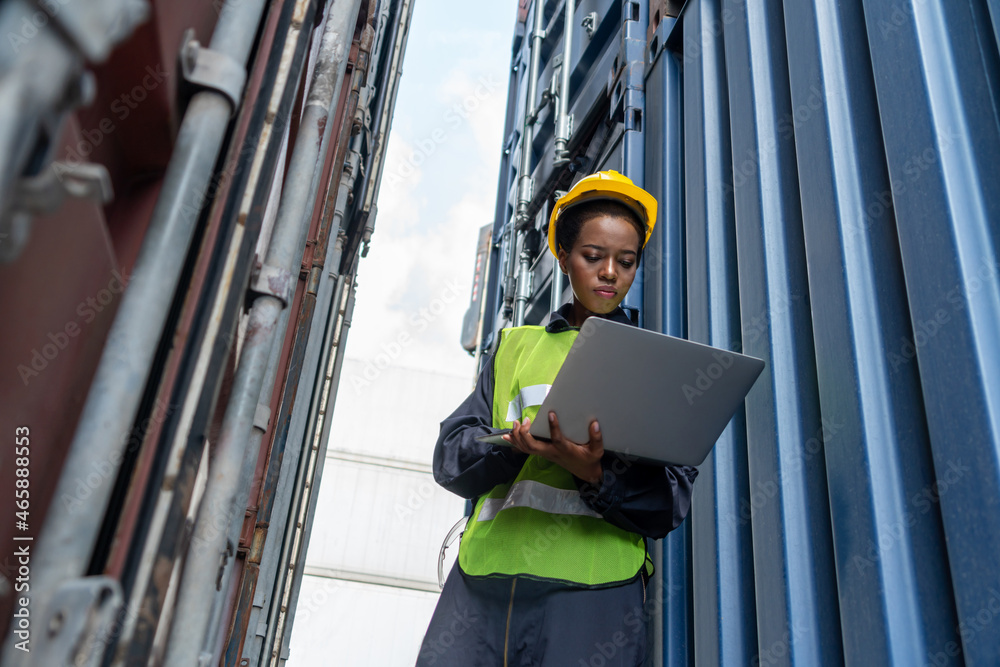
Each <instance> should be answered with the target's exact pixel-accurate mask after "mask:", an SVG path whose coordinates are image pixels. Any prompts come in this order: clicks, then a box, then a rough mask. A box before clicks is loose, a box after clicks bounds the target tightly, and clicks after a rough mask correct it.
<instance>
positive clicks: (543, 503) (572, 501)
mask: <svg viewBox="0 0 1000 667" xmlns="http://www.w3.org/2000/svg"><path fill="white" fill-rule="evenodd" d="M511 507H531V508H532V509H536V510H540V511H542V512H548V513H549V514H576V515H580V516H592V517H596V518H598V519H600V518H601V515H600V514H598V513H597V512H595V511H594V510H592V509H590V508H589V507H587V504H586V503H584V502H583V499H582V498H580V492H579V491H577V490H576V489H556V488H553V487H551V486H549V485H547V484H542V483H541V482H535V481H532V480H530V479H526V480H524V481H521V482H518V483H517V484H515V485H514V486H512V487H510V491H508V492H507V495H506V497H504V498H487V499H486V500H484V501H483V504H482V506H481V507H480V508H479V515H478V516H477V517H476V518H477V519H478V520H479V521H490V520H491V519H493V517H495V516H496V515H497V514H498V513H499V512H501V511H503V510H506V509H510V508H511Z"/></svg>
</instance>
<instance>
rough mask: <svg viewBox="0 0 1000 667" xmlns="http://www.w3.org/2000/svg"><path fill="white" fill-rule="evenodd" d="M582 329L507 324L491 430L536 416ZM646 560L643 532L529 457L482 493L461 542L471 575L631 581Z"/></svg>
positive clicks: (586, 582)
mask: <svg viewBox="0 0 1000 667" xmlns="http://www.w3.org/2000/svg"><path fill="white" fill-rule="evenodd" d="M577 333H578V331H577V330H576V329H568V330H566V331H561V332H558V333H548V332H546V331H545V328H544V327H540V326H523V327H517V328H514V329H504V330H503V331H502V332H501V338H500V346H499V348H498V350H497V354H496V357H495V359H494V361H493V376H494V388H493V427H494V428H511V427H512V426H513V422H514V420H515V419H517V420H520V421H523V420H524V419H526V418H529V417H530V418H531V419H532V421H534V419H535V415H536V414H537V412H538V408H539V406H540V405H541V403H542V399H544V398H545V395H546V394H547V393H548V390H549V387H550V386H551V385H552V381H553V380H554V379H555V376H556V373H558V372H559V368H560V366H562V363H563V360H564V359H565V358H566V354H567V353H568V352H569V348H570V346H571V345H572V344H573V341H574V340H575V339H576V336H577ZM645 560H646V545H645V540H644V539H643V537H642V536H641V535H639V534H637V533H632V532H629V531H627V530H623V529H621V528H618V527H617V526H613V525H612V524H610V523H608V522H607V521H605V520H604V519H603V518H602V517H601V515H600V514H598V513H597V512H595V511H594V510H592V509H591V508H590V507H588V506H587V505H586V503H584V502H583V499H582V498H581V497H580V492H579V491H578V489H577V486H576V483H575V481H574V480H573V475H572V474H571V473H569V472H568V471H566V470H565V469H564V468H562V467H561V466H559V465H556V464H555V463H551V462H549V461H547V460H545V459H543V458H541V457H539V456H534V455H531V456H529V457H528V459H527V461H525V463H524V466H523V467H522V468H521V472H520V473H519V474H518V475H517V477H516V478H514V481H512V482H510V483H506V484H499V485H497V486H495V487H493V489H492V490H491V491H490V492H489V493H487V494H486V495H485V496H482V497H480V498H479V500H478V501H477V502H476V506H475V508H474V509H473V511H472V516H471V517H470V519H469V523H468V525H467V526H466V529H465V533H464V534H463V535H462V542H461V544H460V545H459V551H458V564H459V566H460V567H461V568H462V571H463V572H465V573H466V574H468V575H471V576H481V577H490V576H526V577H531V578H536V579H547V580H556V581H561V582H570V583H574V584H578V585H582V586H593V587H601V586H608V585H613V584H618V583H622V582H625V581H629V580H631V579H633V578H634V577H635V576H636V575H637V574H638V572H639V570H640V569H641V568H642V566H643V564H644V562H645Z"/></svg>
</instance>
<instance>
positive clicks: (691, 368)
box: [478, 317, 764, 466]
mask: <svg viewBox="0 0 1000 667" xmlns="http://www.w3.org/2000/svg"><path fill="white" fill-rule="evenodd" d="M763 369H764V362H763V361H762V360H760V359H756V358H754V357H748V356H746V355H743V354H738V353H736V352H730V351H729V350H724V349H720V348H715V347H710V346H708V345H702V344H701V343H694V342H692V341H689V340H684V339H683V338H675V337H673V336H667V335H665V334H661V333H656V332H655V331H647V330H645V329H639V328H637V327H633V326H629V325H627V324H620V323H618V322H612V321H610V320H605V319H602V318H598V317H591V318H588V319H587V320H586V321H585V322H584V323H583V326H582V327H580V333H579V335H578V336H577V338H576V341H575V342H574V343H573V346H572V347H571V348H570V351H569V354H567V355H566V360H565V361H564V362H563V365H562V367H561V368H560V369H559V373H558V374H557V375H556V378H555V380H553V383H552V386H551V388H550V389H549V390H548V393H547V394H546V393H545V388H544V387H529V388H526V391H522V394H523V395H524V397H526V398H525V399H524V400H527V401H528V402H529V405H530V404H531V398H530V396H535V397H537V398H535V401H538V400H541V407H540V408H539V410H538V417H537V418H536V420H535V421H534V422H532V424H531V428H530V429H529V430H530V432H531V434H532V435H534V436H535V437H536V438H548V437H549V423H548V418H547V417H546V415H548V413H549V411H550V410H552V411H554V412H555V413H556V415H557V416H558V418H559V425H560V427H561V428H562V432H563V435H565V436H566V437H567V438H568V439H570V440H572V441H574V442H587V441H588V440H589V439H590V437H589V434H588V427H589V425H590V423H591V422H592V421H593V420H595V419H596V420H597V421H598V423H599V424H600V426H601V433H602V435H603V436H604V448H605V450H608V451H612V452H619V453H621V454H624V455H625V456H626V457H629V458H635V459H637V460H642V461H646V462H649V463H657V464H668V463H669V464H679V465H691V466H697V465H700V464H701V463H702V462H703V461H704V460H705V458H706V457H707V456H708V453H709V452H710V451H712V447H713V446H714V445H715V441H716V440H718V438H719V436H720V435H721V434H722V431H723V430H724V429H725V428H726V425H727V424H728V423H729V420H730V419H732V417H733V415H734V414H735V413H736V410H737V409H738V408H739V407H740V406H741V405H742V404H743V399H744V398H745V397H746V395H747V392H749V391H750V388H751V387H752V386H753V384H754V382H756V380H757V377H758V376H759V375H760V373H761V371H762V370H763ZM527 389H531V390H532V391H527ZM542 396H544V399H542V398H541V397H542ZM534 404H535V405H537V404H538V403H537V402H535V403H534ZM505 432H506V431H505ZM502 435H503V433H496V434H491V435H488V436H481V437H480V438H478V439H479V440H481V441H483V442H491V443H494V444H501V445H509V444H510V443H508V442H507V441H506V440H503V439H502V437H501V436H502Z"/></svg>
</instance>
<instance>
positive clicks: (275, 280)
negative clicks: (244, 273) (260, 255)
mask: <svg viewBox="0 0 1000 667" xmlns="http://www.w3.org/2000/svg"><path fill="white" fill-rule="evenodd" d="M295 282H296V276H295V274H293V273H292V272H291V271H286V270H285V269H282V268H279V267H277V266H271V265H270V264H262V265H260V266H259V267H258V268H257V269H256V270H255V271H254V274H253V278H252V279H251V280H250V292H251V293H252V294H265V295H267V296H273V297H274V298H276V299H280V300H281V303H282V305H283V307H287V306H288V304H290V303H291V302H292V293H293V290H294V289H295Z"/></svg>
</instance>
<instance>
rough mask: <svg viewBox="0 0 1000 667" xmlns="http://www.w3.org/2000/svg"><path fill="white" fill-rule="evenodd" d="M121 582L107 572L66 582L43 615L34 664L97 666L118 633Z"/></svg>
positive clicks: (79, 666) (35, 648)
mask: <svg viewBox="0 0 1000 667" xmlns="http://www.w3.org/2000/svg"><path fill="white" fill-rule="evenodd" d="M122 601H123V598H122V590H121V584H120V583H119V582H118V580H117V579H113V578H112V577H106V576H95V577H84V578H83V579H77V580H74V581H70V582H67V583H65V584H63V585H62V586H61V587H60V588H59V589H58V590H57V591H56V593H55V595H54V596H53V598H52V602H51V603H50V604H49V606H48V609H47V610H46V612H47V613H46V614H45V616H44V617H43V618H42V625H41V627H42V632H43V633H44V639H42V640H41V641H39V642H37V644H36V645H35V646H34V647H32V648H33V649H34V650H35V651H37V652H38V653H37V654H33V655H32V658H33V662H32V664H34V665H75V666H77V667H97V665H99V664H101V661H102V659H103V657H104V651H105V649H106V648H108V645H109V644H110V643H111V640H112V639H113V637H114V631H115V627H114V626H115V622H116V620H117V619H118V613H119V611H120V610H121V607H122Z"/></svg>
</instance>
